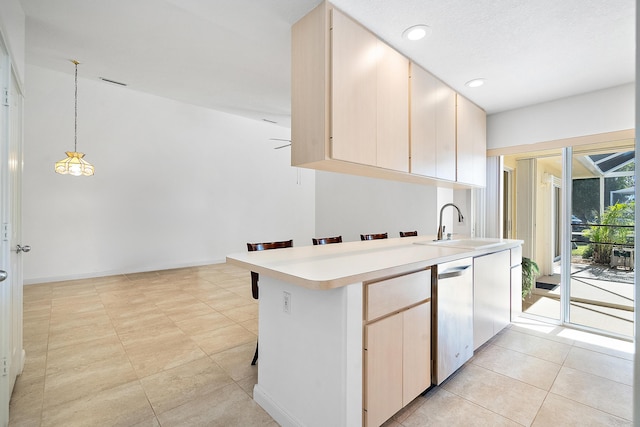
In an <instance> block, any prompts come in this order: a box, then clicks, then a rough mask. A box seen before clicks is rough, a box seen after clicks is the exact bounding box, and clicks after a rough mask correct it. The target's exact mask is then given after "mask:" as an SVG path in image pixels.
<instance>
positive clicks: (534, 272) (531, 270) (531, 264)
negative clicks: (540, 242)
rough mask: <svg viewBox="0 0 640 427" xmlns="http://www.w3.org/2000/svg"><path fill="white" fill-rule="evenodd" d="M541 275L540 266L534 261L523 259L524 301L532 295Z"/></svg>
mask: <svg viewBox="0 0 640 427" xmlns="http://www.w3.org/2000/svg"><path fill="white" fill-rule="evenodd" d="M538 274H540V269H538V264H536V262H535V261H533V260H532V259H529V258H527V257H522V299H523V300H524V299H525V298H526V297H528V296H529V295H530V294H531V291H532V290H533V285H535V283H536V277H538Z"/></svg>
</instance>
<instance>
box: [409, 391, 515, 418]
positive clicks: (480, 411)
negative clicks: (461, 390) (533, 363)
mask: <svg viewBox="0 0 640 427" xmlns="http://www.w3.org/2000/svg"><path fill="white" fill-rule="evenodd" d="M402 425H403V426H405V427H422V426H461V427H463V426H464V427H467V426H487V427H494V426H495V427H497V426H513V427H516V426H519V425H520V424H518V423H516V422H514V421H512V420H509V419H507V418H505V417H503V416H500V415H498V414H496V413H495V412H492V411H490V410H488V409H486V408H483V407H481V406H479V405H476V404H474V403H472V402H470V401H468V400H465V399H463V398H461V397H460V396H456V395H455V394H453V393H450V392H448V391H446V390H444V389H442V388H437V389H436V390H435V391H434V392H433V393H432V395H431V396H430V397H429V398H428V399H427V400H426V401H425V402H424V403H423V404H422V405H420V406H419V407H418V408H417V409H416V410H415V411H413V413H411V415H409V416H408V417H407V418H406V419H405V420H404V421H402ZM527 425H528V424H527Z"/></svg>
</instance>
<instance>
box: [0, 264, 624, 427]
mask: <svg viewBox="0 0 640 427" xmlns="http://www.w3.org/2000/svg"><path fill="white" fill-rule="evenodd" d="M249 283H250V279H249V273H248V272H246V271H244V270H241V269H238V268H235V267H233V266H231V265H227V264H216V265H210V266H204V267H194V268H186V269H178V270H167V271H158V272H151V273H141V274H133V275H121V276H112V277H104V278H96V279H87V280H77V281H69V282H58V283H52V284H41V285H30V286H26V287H25V288H24V346H25V350H26V353H27V360H26V364H25V369H24V372H23V373H22V375H20V376H19V377H18V380H17V382H16V386H15V390H14V393H13V396H12V400H11V405H10V423H9V425H10V426H65V427H66V426H116V425H117V426H159V425H160V426H276V425H277V424H276V423H275V422H274V421H273V420H272V419H271V417H269V415H268V414H266V413H265V412H264V411H263V410H262V408H260V407H259V406H258V405H257V404H256V403H255V402H254V401H253V400H252V398H251V395H252V388H253V385H254V384H255V382H256V380H257V368H256V367H252V366H250V365H249V362H250V360H251V358H252V356H253V352H254V350H255V342H256V334H257V316H258V310H257V308H258V306H257V304H256V301H254V300H253V299H252V298H251V291H250V285H249ZM631 351H632V344H631V343H627V342H624V341H617V340H613V339H608V338H601V337H597V336H593V335H589V334H585V333H582V332H577V331H572V330H570V329H564V328H558V327H554V326H549V325H544V324H539V323H535V322H529V321H526V320H522V321H519V322H518V323H514V324H512V325H511V326H510V327H509V328H508V329H506V330H504V331H503V332H501V333H500V334H499V335H498V336H496V337H495V338H494V339H492V340H491V341H490V342H489V343H487V344H486V345H485V346H483V347H482V348H481V349H480V351H478V352H476V355H475V356H474V358H473V359H472V360H471V361H470V362H468V363H467V364H466V365H465V366H464V367H463V368H462V369H461V370H459V371H458V372H457V373H456V374H455V375H454V376H452V377H451V378H450V379H449V380H447V381H446V382H445V383H443V384H442V385H441V386H440V387H437V388H434V389H432V390H431V391H429V392H428V393H427V394H426V395H425V396H424V397H419V398H417V399H416V400H414V401H413V402H412V403H411V404H410V405H409V406H407V407H406V408H405V409H404V410H402V411H401V412H400V413H398V414H396V416H394V417H393V418H392V419H391V420H389V421H388V422H387V423H386V424H385V426H387V427H398V426H406V427H409V426H430V425H436V426H439V425H447V426H457V425H459V426H469V425H487V426H501V425H505V426H519V425H525V426H529V425H533V426H558V425H562V426H571V425H576V426H583V425H603V426H614V425H616V426H617V425H620V426H622V425H632V422H631V417H632V415H631V410H632V409H631V401H632V387H631V381H632V359H633V355H632V353H631Z"/></svg>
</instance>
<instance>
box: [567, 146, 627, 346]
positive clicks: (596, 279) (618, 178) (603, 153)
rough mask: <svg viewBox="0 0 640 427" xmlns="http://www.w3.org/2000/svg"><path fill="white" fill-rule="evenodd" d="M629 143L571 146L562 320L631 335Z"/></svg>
mask: <svg viewBox="0 0 640 427" xmlns="http://www.w3.org/2000/svg"><path fill="white" fill-rule="evenodd" d="M634 170H635V153H634V146H633V145H602V144H601V145H596V146H586V147H574V148H573V154H572V161H571V185H572V197H571V200H570V202H571V204H570V206H571V268H570V280H569V281H568V283H567V286H568V292H567V295H568V313H567V321H568V322H569V323H571V324H575V325H579V326H584V327H588V328H594V329H599V330H602V331H605V332H607V333H610V334H613V335H620V336H624V337H633V316H634V311H633V310H634V286H633V281H634V274H635V272H634V271H633V264H634V258H635V250H634V240H635V227H634V224H635V200H634V195H635V191H634V190H635V179H634Z"/></svg>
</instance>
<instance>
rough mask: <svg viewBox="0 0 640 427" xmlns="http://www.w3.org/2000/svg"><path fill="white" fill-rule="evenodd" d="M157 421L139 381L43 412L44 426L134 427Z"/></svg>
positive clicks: (83, 397)
mask: <svg viewBox="0 0 640 427" xmlns="http://www.w3.org/2000/svg"><path fill="white" fill-rule="evenodd" d="M153 417H154V412H153V410H152V409H151V405H150V404H149V401H148V400H147V397H146V395H145V393H144V390H143V389H142V386H141V385H140V383H139V382H138V381H132V382H130V383H127V384H123V385H120V386H117V387H115V388H112V389H107V390H103V391H101V392H99V393H95V394H91V395H86V396H82V397H81V398H79V399H76V400H74V401H71V402H68V403H67V404H65V405H58V406H54V407H50V408H47V409H45V410H43V413H42V426H43V427H47V426H65V427H73V426H107V425H108V426H130V425H133V424H137V423H140V422H144V421H146V420H150V419H152V418H153Z"/></svg>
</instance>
